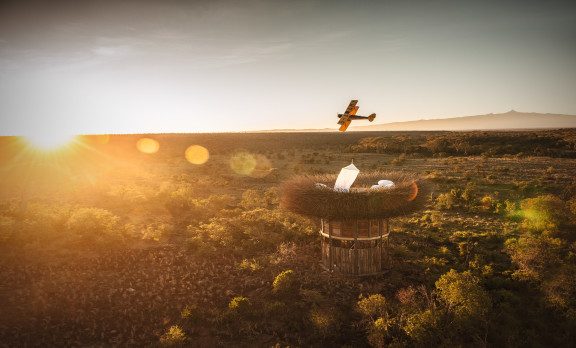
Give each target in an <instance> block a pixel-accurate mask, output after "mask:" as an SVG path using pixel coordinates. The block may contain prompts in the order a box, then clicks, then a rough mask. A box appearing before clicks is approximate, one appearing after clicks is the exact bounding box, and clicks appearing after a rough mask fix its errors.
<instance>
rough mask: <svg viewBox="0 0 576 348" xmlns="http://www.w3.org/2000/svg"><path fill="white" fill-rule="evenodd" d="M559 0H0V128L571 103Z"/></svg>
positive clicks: (294, 124) (268, 122) (219, 122)
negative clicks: (351, 107) (353, 107)
mask: <svg viewBox="0 0 576 348" xmlns="http://www.w3.org/2000/svg"><path fill="white" fill-rule="evenodd" d="M571 3H572V4H573V3H574V2H573V1H533V0H518V1H516V0H514V1H455V0H454V1H448V0H426V1H400V0H398V1H320V0H319V1H313V0H309V1H308V0H302V1H287V0H282V1H264V0H249V1H242V0H239V1H232V0H229V1H228V0H212V1H211V0H202V1H194V0H189V1H184V0H164V1H160V0H157V1H152V0H140V1H135V0H134V1H122V0H117V1H113V0H100V1H95V0H94V1H91V0H88V1H73V0H70V1H60V0H55V1H28V0H20V1H3V2H2V4H1V5H0V135H20V134H26V133H42V132H70V133H79V134H101V133H142V132H144V133H161V132H183V133H187V132H229V131H247V130H263V129H284V128H292V129H305V128H334V129H336V128H337V125H336V121H337V118H336V113H337V112H343V111H344V109H345V108H346V106H347V105H348V102H349V101H350V99H359V103H358V105H359V106H360V110H359V111H358V114H359V115H368V114H370V113H372V112H375V113H377V115H378V117H377V119H376V121H375V123H389V122H399V121H411V120H418V119H431V118H446V117H456V116H467V115H480V114H486V113H501V112H507V111H509V110H510V109H515V110H517V111H523V112H541V113H560V114H576V6H574V5H570V4H571Z"/></svg>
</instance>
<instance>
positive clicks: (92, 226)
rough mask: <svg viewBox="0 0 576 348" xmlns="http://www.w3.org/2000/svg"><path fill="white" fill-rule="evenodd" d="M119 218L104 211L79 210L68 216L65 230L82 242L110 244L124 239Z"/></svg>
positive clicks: (95, 209)
mask: <svg viewBox="0 0 576 348" xmlns="http://www.w3.org/2000/svg"><path fill="white" fill-rule="evenodd" d="M119 220H120V218H119V217H117V216H115V215H114V214H112V213H111V212H109V211H108V210H105V209H100V208H79V209H76V210H75V211H74V212H72V214H71V215H70V218H69V219H68V221H67V222H66V228H67V229H68V230H69V231H70V232H71V233H72V234H73V235H76V236H77V237H79V238H80V239H81V240H82V241H86V242H95V243H97V244H110V243H114V242H118V241H121V240H123V239H124V228H123V226H121V225H120V223H119Z"/></svg>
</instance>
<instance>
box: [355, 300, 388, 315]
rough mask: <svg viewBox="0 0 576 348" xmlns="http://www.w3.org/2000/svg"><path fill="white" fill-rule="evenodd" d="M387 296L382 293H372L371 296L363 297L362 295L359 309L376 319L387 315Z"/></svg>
mask: <svg viewBox="0 0 576 348" xmlns="http://www.w3.org/2000/svg"><path fill="white" fill-rule="evenodd" d="M386 308H387V303H386V298H385V297H384V296H382V295H380V294H375V295H370V296H369V297H363V296H362V295H360V301H358V310H359V311H360V313H362V314H363V315H364V316H366V317H369V318H371V319H372V320H375V319H376V318H382V317H384V316H386Z"/></svg>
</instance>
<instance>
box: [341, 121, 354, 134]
mask: <svg viewBox="0 0 576 348" xmlns="http://www.w3.org/2000/svg"><path fill="white" fill-rule="evenodd" d="M338 123H340V122H338ZM350 123H352V121H346V122H344V124H343V125H341V126H340V128H339V129H338V130H339V131H341V132H344V131H346V129H348V126H349V125H350Z"/></svg>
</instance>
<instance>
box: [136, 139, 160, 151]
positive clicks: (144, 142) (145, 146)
mask: <svg viewBox="0 0 576 348" xmlns="http://www.w3.org/2000/svg"><path fill="white" fill-rule="evenodd" d="M136 148H138V150H139V151H140V152H144V153H156V152H158V150H159V149H160V144H159V143H158V142H157V141H156V140H154V139H150V138H141V139H139V140H138V141H137V142H136Z"/></svg>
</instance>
